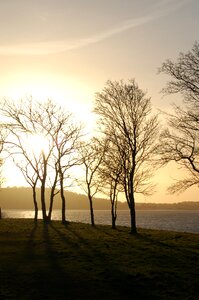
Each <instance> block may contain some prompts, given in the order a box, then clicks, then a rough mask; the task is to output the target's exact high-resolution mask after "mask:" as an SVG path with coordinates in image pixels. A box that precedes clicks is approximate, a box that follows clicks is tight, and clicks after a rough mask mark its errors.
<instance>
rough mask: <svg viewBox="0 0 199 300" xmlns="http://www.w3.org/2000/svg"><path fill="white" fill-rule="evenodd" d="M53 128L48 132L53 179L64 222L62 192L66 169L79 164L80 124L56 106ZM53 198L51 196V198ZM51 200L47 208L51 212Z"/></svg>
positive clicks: (66, 174) (63, 195) (64, 203)
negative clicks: (60, 202) (52, 147)
mask: <svg viewBox="0 0 199 300" xmlns="http://www.w3.org/2000/svg"><path fill="white" fill-rule="evenodd" d="M51 118H53V119H54V120H53V124H54V130H53V131H52V132H51V131H50V132H49V134H50V135H51V137H52V140H53V141H54V144H55V148H54V152H53V162H54V168H53V169H54V172H55V179H56V181H57V183H58V187H59V191H60V196H61V200H62V223H65V222H66V199H65V194H64V188H65V181H66V179H69V178H70V179H71V176H70V175H69V173H68V171H69V170H70V169H71V168H72V167H74V166H75V165H79V164H80V161H79V157H78V154H77V151H78V148H79V140H80V137H81V129H82V127H81V125H76V124H74V123H73V121H72V116H71V114H66V113H64V112H63V109H61V108H58V110H57V113H56V114H55V113H53V114H52V116H51ZM52 199H53V198H51V200H52ZM51 210H52V201H51V206H50V210H49V214H51Z"/></svg>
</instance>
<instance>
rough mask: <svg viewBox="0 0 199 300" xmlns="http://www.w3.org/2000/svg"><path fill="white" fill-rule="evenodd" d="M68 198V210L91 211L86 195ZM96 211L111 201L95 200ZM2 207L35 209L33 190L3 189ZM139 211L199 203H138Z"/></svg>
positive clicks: (196, 207) (194, 206)
mask: <svg viewBox="0 0 199 300" xmlns="http://www.w3.org/2000/svg"><path fill="white" fill-rule="evenodd" d="M37 194H38V204H39V205H40V200H39V198H40V197H39V190H37ZM48 194H49V190H47V193H46V196H47V198H48ZM65 197H66V208H67V209H89V203H88V198H87V196H85V195H81V194H77V193H73V192H69V191H65ZM93 204H94V209H98V210H100V209H101V210H103V209H108V210H109V209H110V201H109V200H107V199H102V198H95V199H94V201H93ZM0 207H1V208H2V209H33V208H34V207H33V201H32V190H31V188H27V187H11V188H3V189H1V191H0ZM54 208H55V209H60V208H61V200H60V197H59V196H56V197H55V200H54ZM118 209H120V210H125V209H128V206H127V203H126V202H120V201H119V202H118ZM136 209H137V210H170V209H173V210H175V209H177V210H199V201H198V202H191V201H189V202H188V201H187V202H180V203H173V204H167V203H164V204H157V203H136Z"/></svg>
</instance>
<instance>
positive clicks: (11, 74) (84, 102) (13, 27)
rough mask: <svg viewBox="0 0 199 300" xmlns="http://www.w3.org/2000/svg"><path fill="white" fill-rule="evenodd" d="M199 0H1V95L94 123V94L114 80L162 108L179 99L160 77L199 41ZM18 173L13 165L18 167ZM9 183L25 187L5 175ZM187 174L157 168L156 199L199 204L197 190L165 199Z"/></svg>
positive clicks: (14, 176)
mask: <svg viewBox="0 0 199 300" xmlns="http://www.w3.org/2000/svg"><path fill="white" fill-rule="evenodd" d="M198 15H199V1H198V0H100V1H98V0H84V1H83V0H81V1H80V0H73V1H69V0H68V1H67V0H34V1H32V0H31V1H30V0H6V1H0V36H1V40H0V66H1V67H0V98H4V97H5V98H9V99H13V100H16V101H17V100H18V99H21V98H26V97H29V96H32V97H33V98H34V99H36V100H39V101H45V100H47V99H49V98H50V99H52V100H54V101H56V102H58V103H60V104H62V105H64V106H66V108H67V109H68V110H71V111H72V112H73V113H74V114H75V115H76V117H77V118H78V119H81V120H82V121H84V122H85V123H86V124H87V127H88V130H91V129H92V127H93V126H94V125H93V124H94V120H95V118H94V116H93V114H92V108H93V103H94V98H95V93H96V92H100V91H101V90H102V89H103V87H104V86H105V84H106V81H107V80H120V79H123V80H128V79H130V78H134V79H135V80H136V82H137V83H138V85H139V87H140V88H142V89H143V90H146V91H147V95H148V96H150V97H151V101H152V105H153V107H154V109H155V110H158V109H163V110H167V109H169V107H170V103H171V102H175V101H179V99H177V98H174V97H171V96H167V97H163V95H162V94H161V93H160V91H161V89H162V88H163V87H164V86H165V84H166V82H167V80H168V79H169V78H168V77H167V76H166V75H162V74H158V68H159V67H160V66H161V64H162V63H163V62H164V61H165V60H166V59H167V58H171V59H173V60H175V59H176V58H177V57H178V55H179V53H180V52H187V51H188V50H190V49H191V48H192V45H193V43H194V42H195V41H197V40H198V33H199V32H198V28H199V18H198ZM13 170H14V167H13ZM6 173H7V174H6V176H7V177H8V178H7V183H6V184H7V185H10V186H11V185H21V184H22V177H20V175H19V174H18V173H17V171H15V170H14V171H12V172H10V170H7V171H6ZM179 174H181V173H180V171H178V170H177V168H176V166H175V165H170V166H169V167H167V168H166V169H163V170H158V172H157V175H156V176H155V180H156V181H157V182H158V183H159V184H158V186H157V188H156V190H157V192H156V193H155V194H154V195H153V196H152V197H150V198H149V199H148V198H147V199H145V198H139V199H140V200H141V201H150V202H178V201H186V200H194V201H195V200H198V199H197V191H196V189H195V188H192V189H190V190H188V191H187V192H185V193H183V194H182V195H178V196H171V195H167V194H166V188H167V187H168V185H169V183H171V182H173V179H175V176H176V177H178V176H179Z"/></svg>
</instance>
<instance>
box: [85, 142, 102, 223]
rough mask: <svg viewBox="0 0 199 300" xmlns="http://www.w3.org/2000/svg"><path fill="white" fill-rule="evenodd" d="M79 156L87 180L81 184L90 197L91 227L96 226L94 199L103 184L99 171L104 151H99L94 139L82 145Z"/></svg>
mask: <svg viewBox="0 0 199 300" xmlns="http://www.w3.org/2000/svg"><path fill="white" fill-rule="evenodd" d="M79 155H80V159H81V162H82V165H83V167H84V172H85V180H84V181H83V183H82V184H81V187H82V188H83V190H84V191H85V192H86V193H87V195H88V200H89V206H90V216H91V225H92V226H95V218H94V209H93V197H94V196H95V195H96V194H97V192H99V190H100V185H101V182H100V180H99V177H98V174H97V171H98V169H99V166H100V164H101V163H102V159H103V156H104V151H101V149H99V147H98V144H97V140H96V139H94V138H93V139H91V141H90V142H88V143H85V142H84V143H82V145H81V147H80V149H79Z"/></svg>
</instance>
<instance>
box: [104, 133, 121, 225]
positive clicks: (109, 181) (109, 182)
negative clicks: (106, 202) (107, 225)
mask: <svg viewBox="0 0 199 300" xmlns="http://www.w3.org/2000/svg"><path fill="white" fill-rule="evenodd" d="M100 145H101V148H102V149H103V150H102V151H104V156H103V159H102V163H101V164H100V167H99V170H98V173H99V177H100V179H101V181H102V184H101V185H102V191H103V193H104V194H106V195H107V194H108V195H109V199H110V203H111V219H112V228H113V229H115V228H116V219H117V202H118V194H119V192H121V191H123V189H122V184H121V174H122V165H121V162H120V160H119V158H118V157H117V151H115V150H114V145H113V144H112V143H111V141H110V140H109V141H108V140H107V136H106V137H105V140H103V139H101V140H100Z"/></svg>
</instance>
